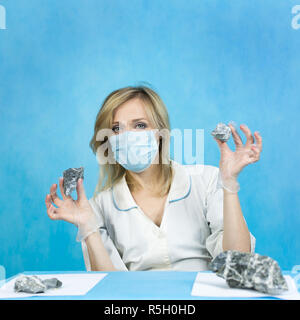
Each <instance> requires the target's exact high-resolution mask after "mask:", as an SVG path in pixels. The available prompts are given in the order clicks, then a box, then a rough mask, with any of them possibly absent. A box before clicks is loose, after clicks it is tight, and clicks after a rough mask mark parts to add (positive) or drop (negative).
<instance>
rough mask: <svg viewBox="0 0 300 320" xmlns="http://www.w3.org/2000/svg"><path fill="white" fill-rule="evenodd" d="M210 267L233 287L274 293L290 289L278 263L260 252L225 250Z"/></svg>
mask: <svg viewBox="0 0 300 320" xmlns="http://www.w3.org/2000/svg"><path fill="white" fill-rule="evenodd" d="M209 268H210V269H211V270H212V271H213V272H216V274H217V275H218V276H220V277H222V278H224V279H225V280H226V282H227V284H228V285H229V287H231V288H245V289H254V290H257V291H260V292H263V293H268V294H272V295H273V294H281V293H282V292H284V291H287V290H288V286H287V283H286V281H285V278H284V277H283V275H282V273H281V270H280V267H279V265H278V263H277V262H276V261H275V260H273V259H272V258H270V257H268V256H262V255H260V254H258V253H246V252H239V251H230V250H229V251H224V252H221V253H220V254H219V255H218V256H217V257H215V259H214V260H213V261H212V262H211V263H210V264H209Z"/></svg>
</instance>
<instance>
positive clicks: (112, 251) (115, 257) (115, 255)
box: [81, 198, 128, 271]
mask: <svg viewBox="0 0 300 320" xmlns="http://www.w3.org/2000/svg"><path fill="white" fill-rule="evenodd" d="M89 203H90V205H91V207H92V208H93V210H94V212H95V214H96V215H97V216H98V217H99V220H100V227H99V230H100V235H101V238H102V241H103V244H104V247H105V248H106V250H107V252H108V254H109V256H110V258H111V261H112V263H113V265H114V266H115V268H116V269H117V270H118V271H128V268H127V267H126V265H125V264H124V262H123V260H122V259H121V256H120V254H119V252H118V250H117V248H116V247H115V245H114V243H113V241H112V239H111V237H110V236H109V234H108V231H107V228H106V226H105V219H104V215H103V211H102V208H101V207H100V205H99V204H98V202H97V201H96V200H94V198H91V199H89ZM81 247H82V252H83V258H84V263H85V267H86V270H87V271H91V263H90V259H89V254H88V249H87V245H86V242H85V240H82V241H81Z"/></svg>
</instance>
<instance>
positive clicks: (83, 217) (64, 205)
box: [45, 178, 100, 242]
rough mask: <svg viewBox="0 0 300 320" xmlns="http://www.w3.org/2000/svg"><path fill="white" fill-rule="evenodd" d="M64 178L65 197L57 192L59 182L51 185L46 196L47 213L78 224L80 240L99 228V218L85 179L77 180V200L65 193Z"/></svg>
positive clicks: (60, 183)
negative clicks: (91, 203) (86, 188)
mask: <svg viewBox="0 0 300 320" xmlns="http://www.w3.org/2000/svg"><path fill="white" fill-rule="evenodd" d="M63 180H64V179H63V178H60V179H59V187H60V192H61V194H62V197H63V199H60V198H59V197H58V196H57V194H56V190H57V184H53V185H52V186H51V188H50V194H47V196H46V200H45V202H46V206H47V214H48V216H49V218H50V219H51V220H64V221H67V222H70V223H73V224H74V225H76V226H77V227H78V233H77V237H76V240H77V241H78V242H79V241H82V240H84V239H85V238H86V237H87V236H89V235H90V234H91V233H93V232H96V231H97V230H98V228H99V226H100V223H99V218H98V216H97V215H96V214H95V212H94V210H93V208H92V207H91V205H90V203H89V200H88V199H87V197H86V195H85V191H84V187H83V179H82V178H80V179H79V180H78V181H77V186H76V191H77V200H74V199H73V198H72V197H71V196H66V195H65V193H64V187H63ZM52 203H54V204H55V205H56V206H57V207H55V206H54V205H53V204H52Z"/></svg>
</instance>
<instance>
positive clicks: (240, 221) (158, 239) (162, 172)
mask: <svg viewBox="0 0 300 320" xmlns="http://www.w3.org/2000/svg"><path fill="white" fill-rule="evenodd" d="M229 126H230V128H231V130H232V136H233V139H234V142H235V145H236V150H235V152H233V151H231V150H230V148H229V147H228V145H227V143H226V142H221V141H219V140H217V139H215V140H216V141H217V143H218V146H219V148H220V152H221V159H220V165H219V168H217V167H214V166H210V165H181V164H180V163H178V162H176V161H174V160H171V159H170V158H169V152H168V150H167V152H165V150H166V148H163V143H164V142H165V141H166V142H167V146H169V144H168V142H169V140H168V139H165V140H164V139H162V136H160V135H158V134H157V130H156V129H159V130H170V125H169V118H168V113H167V110H166V107H165V105H164V103H163V102H162V100H161V99H160V97H159V96H158V94H157V93H156V92H154V91H153V90H152V89H150V88H148V87H146V86H139V87H125V88H122V89H119V90H116V91H114V92H112V93H111V94H110V95H109V96H108V97H107V98H106V99H105V100H104V102H103V105H102V107H101V109H100V111H99V113H98V115H97V118H96V122H95V127H94V136H93V138H92V140H91V142H90V146H91V148H92V150H93V152H94V153H97V159H98V161H99V163H101V165H100V177H99V183H98V185H97V187H96V190H95V193H94V196H93V197H92V198H91V199H89V200H88V199H87V197H86V194H85V191H84V187H83V181H82V179H79V180H78V183H77V188H76V190H77V200H73V199H72V198H71V196H66V195H65V194H64V192H63V179H62V178H60V179H59V187H60V191H61V194H62V199H60V198H59V197H58V196H57V193H56V191H57V185H56V184H53V185H52V186H51V188H50V194H48V195H47V196H46V200H45V202H46V207H47V213H48V216H49V217H50V219H52V220H59V219H60V220H65V221H68V222H70V223H73V224H75V225H76V226H77V227H78V234H77V241H81V244H82V249H83V255H84V260H85V264H86V268H87V270H88V271H90V270H93V271H136V270H190V271H200V270H207V269H208V263H209V262H210V261H211V259H212V258H214V257H215V256H217V255H218V254H219V253H220V252H222V251H224V250H239V251H243V252H250V251H251V252H253V251H254V245H255V238H254V237H253V236H252V234H251V233H250V232H249V231H248V228H247V225H246V222H245V219H244V217H243V213H242V211H241V207H240V203H239V198H238V191H239V183H238V182H237V177H238V174H239V173H240V172H241V170H242V169H243V168H244V167H245V166H247V165H248V164H250V163H253V162H256V161H258V160H259V155H260V152H261V150H262V138H261V136H260V135H259V133H258V132H255V133H254V135H255V138H256V142H257V143H256V145H255V144H254V138H253V136H252V134H251V131H250V130H249V128H247V127H246V126H240V128H241V130H242V131H243V132H244V134H245V135H246V137H247V141H246V143H245V145H243V143H242V140H241V138H240V136H239V134H238V133H237V131H236V129H235V128H234V127H233V126H232V125H229ZM107 128H108V129H111V132H112V133H111V134H110V135H107V136H106V137H105V139H103V137H102V138H101V139H99V138H98V135H99V132H103V130H105V129H107ZM101 130H102V131H101ZM154 132H155V133H154ZM167 149H168V148H167ZM99 150H105V152H104V153H103V154H102V155H101V154H100V153H99ZM111 155H112V156H111ZM105 157H106V158H105ZM130 157H131V159H134V160H135V161H132V160H130V159H129V158H130ZM104 158H105V159H104ZM112 159H113V160H115V161H111V160H112ZM125 159H126V160H127V161H124V160H125ZM103 160H105V161H106V163H105V161H103ZM128 160H129V161H128ZM112 162H113V163H112ZM53 204H55V205H56V206H54V205H53ZM99 230H100V232H99Z"/></svg>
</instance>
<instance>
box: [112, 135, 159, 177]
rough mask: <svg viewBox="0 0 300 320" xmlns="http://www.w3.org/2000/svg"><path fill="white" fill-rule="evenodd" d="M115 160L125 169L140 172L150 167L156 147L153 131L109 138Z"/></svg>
mask: <svg viewBox="0 0 300 320" xmlns="http://www.w3.org/2000/svg"><path fill="white" fill-rule="evenodd" d="M109 142H110V145H111V149H112V152H113V154H114V158H115V160H116V161H117V162H118V163H119V164H120V165H121V166H123V167H124V168H125V169H127V170H130V171H134V172H142V171H144V170H145V169H147V168H148V167H150V165H151V163H152V161H153V160H154V158H155V156H156V154H157V151H158V145H157V141H156V138H155V135H154V131H153V130H144V131H125V132H123V133H119V134H117V135H112V136H110V137H109Z"/></svg>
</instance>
